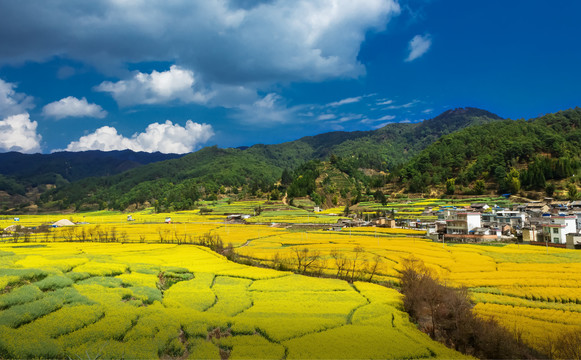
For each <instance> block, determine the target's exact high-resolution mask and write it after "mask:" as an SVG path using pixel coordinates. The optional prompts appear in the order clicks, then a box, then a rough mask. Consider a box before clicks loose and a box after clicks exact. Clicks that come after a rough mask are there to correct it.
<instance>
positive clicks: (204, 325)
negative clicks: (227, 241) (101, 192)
mask: <svg viewBox="0 0 581 360" xmlns="http://www.w3.org/2000/svg"><path fill="white" fill-rule="evenodd" d="M0 274H1V277H0V279H2V281H3V283H2V284H1V288H2V289H3V290H2V294H1V295H0V356H1V357H4V358H75V359H76V358H97V357H99V358H157V357H163V358H168V357H176V358H177V357H180V358H192V359H198V358H204V359H220V358H225V357H228V358H232V359H250V358H252V359H256V358H260V359H282V358H287V359H294V358H380V359H384V358H438V357H440V358H458V357H462V356H461V355H460V354H458V353H456V352H454V351H451V350H449V349H447V348H445V347H444V346H443V345H441V344H439V343H436V342H433V341H431V340H430V339H429V337H427V335H425V334H423V333H421V332H419V331H418V330H417V329H416V328H415V326H414V325H413V324H411V323H410V322H409V321H408V320H407V314H405V313H403V312H401V311H400V310H399V309H400V305H401V300H400V295H399V293H398V292H397V291H395V290H393V289H389V288H385V287H382V286H379V285H374V284H369V283H364V282H355V283H354V284H349V283H347V282H345V281H341V280H335V279H318V278H310V277H304V276H300V275H293V274H291V273H288V272H280V271H274V270H270V269H260V268H254V267H249V266H244V265H240V264H236V263H232V262H229V261H227V260H225V259H224V258H223V257H222V256H220V255H217V254H215V253H213V252H210V251H209V250H207V249H205V248H200V247H196V246H191V245H167V244H117V243H110V244H101V243H91V242H85V243H62V242H61V243H39V244H32V243H27V244H22V243H17V244H3V245H0Z"/></svg>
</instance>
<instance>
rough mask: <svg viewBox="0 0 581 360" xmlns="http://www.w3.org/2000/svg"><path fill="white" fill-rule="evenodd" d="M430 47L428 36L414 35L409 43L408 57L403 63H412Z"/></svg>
mask: <svg viewBox="0 0 581 360" xmlns="http://www.w3.org/2000/svg"><path fill="white" fill-rule="evenodd" d="M430 46H432V37H431V36H430V34H426V35H416V36H414V37H413V38H412V39H411V40H410V43H409V51H410V53H409V55H408V57H407V58H406V59H405V61H414V60H415V59H417V58H419V57H420V56H422V55H424V54H425V53H426V52H427V51H428V50H429V49H430Z"/></svg>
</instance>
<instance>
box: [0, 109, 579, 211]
mask: <svg viewBox="0 0 581 360" xmlns="http://www.w3.org/2000/svg"><path fill="white" fill-rule="evenodd" d="M579 149H581V109H579V108H576V109H570V110H566V111H561V112H558V113H555V114H549V115H546V116H543V117H540V118H537V119H531V120H529V121H524V120H518V121H514V120H504V119H502V118H501V117H499V116H497V115H495V114H492V113H490V112H488V111H485V110H481V109H476V108H459V109H454V110H448V111H446V112H444V113H442V114H440V115H438V116H436V117H435V118H433V119H429V120H425V121H423V122H420V123H414V124H402V123H394V124H388V125H386V126H384V127H382V128H380V129H377V130H373V131H355V132H330V133H325V134H320V135H316V136H309V137H304V138H301V139H298V140H295V141H291V142H286V143H282V144H275V145H263V144H257V145H253V146H250V147H240V148H227V149H222V148H218V147H216V146H213V147H206V148H203V149H201V150H199V151H197V152H194V153H191V154H187V155H185V156H178V155H166V154H159V153H157V154H147V153H133V152H131V151H121V152H99V151H90V152H84V153H55V154H50V155H40V154H35V155H23V154H18V153H7V154H0V174H2V175H0V190H3V191H4V192H5V193H7V194H8V195H15V194H20V195H21V196H22V195H23V194H26V193H28V192H29V191H30V189H31V188H40V191H39V192H41V193H43V195H42V197H41V198H40V199H38V200H37V199H34V200H35V201H36V202H37V203H38V205H40V206H41V207H44V208H47V209H56V208H60V209H64V208H70V207H74V208H75V209H84V208H117V209H125V208H127V207H130V206H134V205H137V206H143V204H147V203H149V204H153V203H157V204H160V203H161V204H163V206H164V207H170V206H171V207H173V208H189V207H191V206H193V204H194V203H195V201H196V200H198V199H203V198H215V197H216V196H218V195H219V194H221V193H225V192H232V193H237V192H240V191H243V192H244V193H245V194H246V193H252V194H256V192H257V191H259V192H260V193H262V194H264V193H270V192H273V191H277V192H279V193H280V192H281V191H282V192H284V191H285V190H286V187H285V186H288V185H290V183H289V182H292V181H294V180H296V179H297V178H299V177H300V176H301V171H302V170H301V168H304V167H301V165H303V164H305V163H308V162H310V161H329V160H330V159H331V158H333V159H334V161H331V163H332V164H333V167H335V168H336V169H338V170H339V171H340V172H343V173H345V174H346V176H347V177H348V178H357V179H358V180H353V181H352V183H353V186H352V188H350V189H348V190H349V191H347V190H346V189H339V188H336V187H335V188H336V189H335V191H336V192H337V194H336V196H337V197H338V198H339V199H341V198H343V196H342V195H341V193H343V195H345V194H346V193H349V195H348V196H347V197H348V198H353V197H354V192H357V193H358V194H359V193H369V191H371V190H374V191H375V190H376V189H375V188H374V186H379V185H378V184H377V182H375V183H373V182H372V181H371V180H370V179H371V175H370V174H373V173H381V174H389V179H384V181H383V183H382V184H381V186H383V189H385V187H384V186H385V185H386V184H385V181H388V182H391V184H392V188H393V187H394V186H395V187H396V188H398V187H399V188H401V189H407V190H409V191H414V192H415V191H427V190H428V189H430V188H440V189H442V188H443V187H444V185H445V183H446V181H447V180H448V179H454V180H455V183H456V188H457V189H456V190H455V191H458V192H460V191H464V192H468V191H471V190H470V189H472V187H473V185H474V183H475V182H476V181H478V180H480V181H481V182H484V183H485V189H486V190H487V191H506V190H507V188H508V187H509V186H508V184H507V175H508V174H509V173H510V170H511V169H512V168H514V169H516V170H517V175H516V176H517V177H518V178H519V181H520V182H521V184H519V189H527V188H535V189H537V190H538V189H540V187H543V186H546V184H547V182H551V181H557V180H562V179H563V178H568V177H570V176H572V175H573V174H574V173H575V172H576V169H577V168H578V165H577V163H578V158H579V155H580V151H579ZM337 159H339V160H337ZM543 159H551V160H548V162H547V160H543ZM559 159H561V160H560V161H561V163H559ZM543 161H544V162H543ZM553 162H554V163H553ZM549 163H550V164H549ZM563 163H565V164H563ZM542 164H544V165H542ZM531 165H533V168H532V170H530V169H529V168H530V166H531ZM541 165H542V166H541ZM563 166H564V167H566V168H567V167H568V169H565V170H566V171H556V170H555V169H554V168H559V167H563ZM535 167H537V168H539V167H542V168H543V169H541V170H539V169H537V170H534V168H535ZM307 168H308V167H307ZM307 168H304V169H307ZM324 168H325V169H326V170H329V164H327V165H325V167H324ZM548 168H551V169H552V170H550V169H549V170H547V169H548ZM285 169H286V170H287V172H286V176H287V177H290V178H289V179H287V183H286V184H285V183H284V182H281V175H282V174H283V171H284V170H285ZM304 169H303V170H304ZM309 169H311V170H312V167H311V168H309ZM365 169H368V170H370V171H371V172H369V171H365ZM529 170H530V171H529ZM557 170H558V169H557ZM561 170H562V169H561ZM309 171H310V170H309ZM533 171H536V173H535V174H533V173H532V172H533ZM529 172H530V173H529ZM539 172H543V177H544V181H541V180H542V179H540V175H539ZM356 173H357V174H356ZM364 173H365V174H367V175H365V176H363V175H361V174H364ZM557 173H558V174H557ZM311 176H313V174H311ZM512 176H513V177H514V176H515V175H514V173H513V174H512ZM521 176H522V178H521ZM533 177H536V180H535V181H533V180H531V179H532V178H533ZM318 180H319V181H321V179H320V178H319V179H318ZM533 183H534V184H533ZM46 184H51V185H53V186H56V188H55V189H50V190H47V187H46ZM275 184H278V185H275ZM495 184H496V185H498V186H497V188H495V189H493V187H494V185H495ZM327 185H329V184H327ZM331 185H332V184H331ZM480 185H481V184H480ZM53 186H49V187H53ZM341 186H343V187H345V186H346V185H341ZM326 189H327V190H326V191H327V192H328V191H330V190H329V189H331V190H333V189H334V187H333V186H327V187H326ZM448 190H449V189H448ZM477 190H478V189H477ZM513 190H514V189H513ZM312 191H319V192H320V191H321V190H320V188H319V190H312ZM37 193H38V192H37ZM309 195H312V197H315V198H320V197H321V196H317V195H315V194H314V193H312V192H311V193H309ZM326 196H327V197H329V194H328V193H326ZM331 196H333V195H331ZM6 198H7V197H6V196H5V197H3V198H2V197H0V205H2V206H3V207H4V208H6V207H10V206H14V205H15V204H14V201H13V202H12V203H10V202H9V201H6V200H2V199H6ZM8 198H9V197H8ZM12 200H13V199H12ZM28 200H30V197H29V199H28ZM19 201H21V202H22V201H24V200H22V198H21V199H20V200H19ZM340 202H341V200H340Z"/></svg>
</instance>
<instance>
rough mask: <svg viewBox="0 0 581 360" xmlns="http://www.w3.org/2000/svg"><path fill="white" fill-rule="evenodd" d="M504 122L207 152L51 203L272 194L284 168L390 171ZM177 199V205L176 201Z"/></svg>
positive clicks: (436, 124)
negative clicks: (325, 165)
mask: <svg viewBox="0 0 581 360" xmlns="http://www.w3.org/2000/svg"><path fill="white" fill-rule="evenodd" d="M499 119H500V118H499V117H498V116H496V115H494V114H491V113H489V112H487V111H484V110H479V109H473V108H465V109H456V110H449V111H446V112H445V113H443V114H441V115H439V116H438V117H436V118H434V119H430V120H426V121H424V122H421V123H416V124H388V125H386V126H384V127H383V128H381V129H378V130H374V131H357V132H331V133H326V134H321V135H317V136H310V137H304V138H301V139H299V140H296V141H291V142H287V143H282V144H276V145H262V144H258V145H254V146H251V147H249V148H244V149H220V148H217V147H208V148H204V149H202V150H200V151H198V152H195V153H192V154H188V155H186V156H184V157H182V158H179V159H173V160H168V161H164V162H158V163H154V164H149V165H145V166H142V167H139V168H137V169H133V170H129V171H127V172H124V173H122V174H119V175H115V176H110V177H106V178H91V179H85V180H82V181H80V182H78V183H75V184H71V185H68V186H65V187H63V188H60V189H57V190H55V191H52V192H50V193H48V194H47V195H46V196H44V197H43V201H44V202H45V204H46V203H48V204H52V205H54V204H55V202H57V203H58V204H59V206H61V207H68V206H70V205H72V204H75V205H76V206H77V207H79V206H80V205H82V204H84V203H85V204H86V203H90V204H99V206H100V207H116V208H124V207H126V206H127V205H130V204H133V203H144V202H146V201H147V202H150V203H151V202H153V201H158V202H163V203H165V204H170V203H175V202H176V201H177V202H178V203H179V204H178V206H177V207H178V208H187V207H188V206H190V204H191V203H193V202H194V201H195V200H196V199H199V198H208V197H212V196H216V195H217V193H218V192H219V191H220V187H221V186H223V187H230V188H231V189H235V190H234V191H237V189H239V188H241V187H244V186H246V187H247V188H248V190H249V191H253V192H254V191H256V190H257V189H261V190H263V191H268V190H270V189H271V188H272V186H273V184H274V183H275V182H276V181H277V180H278V179H279V178H280V176H281V174H282V172H283V170H284V169H294V168H298V167H299V166H300V165H301V164H303V163H305V162H307V161H310V160H313V159H323V160H324V159H327V158H328V157H329V156H330V155H331V154H333V155H335V156H338V157H340V158H341V157H342V158H344V159H351V160H350V164H349V167H351V168H355V169H356V168H373V169H377V170H387V169H389V168H391V167H393V166H395V165H398V164H401V163H403V162H404V161H406V159H408V158H409V157H411V156H413V155H414V154H417V153H418V152H419V151H421V150H422V149H423V148H425V147H426V146H428V145H429V144H430V143H431V142H433V141H434V140H435V139H438V138H439V137H440V136H442V135H444V134H448V133H450V132H453V131H455V130H458V129H461V128H464V127H467V126H471V125H474V124H480V123H487V122H491V121H495V120H499ZM172 199H174V200H175V201H174V200H172Z"/></svg>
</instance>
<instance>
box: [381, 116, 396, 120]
mask: <svg viewBox="0 0 581 360" xmlns="http://www.w3.org/2000/svg"><path fill="white" fill-rule="evenodd" d="M393 119H395V115H385V116H382V117H380V118H379V119H377V121H386V120H393Z"/></svg>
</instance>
